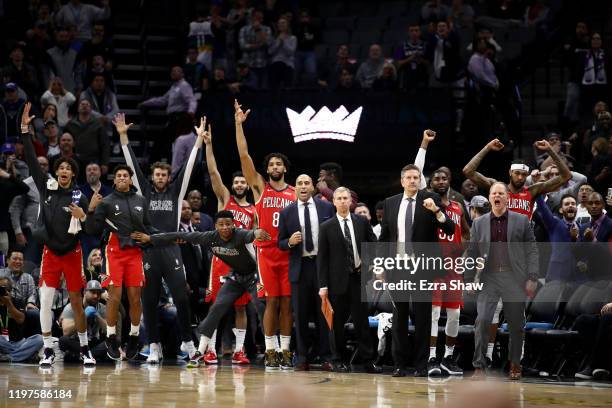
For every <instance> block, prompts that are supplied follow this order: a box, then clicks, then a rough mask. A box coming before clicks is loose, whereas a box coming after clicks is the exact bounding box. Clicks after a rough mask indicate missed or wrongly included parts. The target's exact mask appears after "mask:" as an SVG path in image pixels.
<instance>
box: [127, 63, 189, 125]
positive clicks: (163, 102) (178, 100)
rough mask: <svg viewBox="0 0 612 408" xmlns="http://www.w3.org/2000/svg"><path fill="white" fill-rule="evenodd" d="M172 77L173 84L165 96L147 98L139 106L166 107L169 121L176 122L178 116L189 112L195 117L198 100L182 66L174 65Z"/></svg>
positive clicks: (171, 72)
mask: <svg viewBox="0 0 612 408" xmlns="http://www.w3.org/2000/svg"><path fill="white" fill-rule="evenodd" d="M170 79H171V80H172V85H171V86H170V89H169V90H168V92H166V93H165V94H164V95H163V96H158V97H155V98H150V99H147V100H146V101H144V102H142V103H140V104H139V107H140V106H144V107H165V108H166V114H167V115H168V116H169V118H168V122H169V123H170V124H175V123H176V121H177V119H178V117H179V116H180V115H182V114H189V116H191V117H193V116H194V115H195V111H196V108H197V105H198V102H197V101H196V98H195V96H194V95H193V88H192V87H191V85H189V83H188V82H187V81H185V79H184V74H183V69H182V68H181V67H179V66H174V67H172V70H171V71H170Z"/></svg>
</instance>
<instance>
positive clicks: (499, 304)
mask: <svg viewBox="0 0 612 408" xmlns="http://www.w3.org/2000/svg"><path fill="white" fill-rule="evenodd" d="M503 306H504V303H503V302H502V301H501V299H499V301H498V302H497V306H496V307H495V313H494V314H493V320H491V323H492V324H498V323H499V314H500V313H501V311H502V309H503Z"/></svg>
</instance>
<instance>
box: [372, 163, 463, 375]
mask: <svg viewBox="0 0 612 408" xmlns="http://www.w3.org/2000/svg"><path fill="white" fill-rule="evenodd" d="M420 177H421V171H420V170H419V168H418V167H417V166H415V165H413V164H409V165H407V166H404V168H403V169H402V171H401V183H402V187H404V192H403V193H402V194H397V195H395V196H393V197H389V198H387V199H386V200H385V203H384V216H383V219H382V222H381V232H380V238H379V240H380V241H381V242H397V251H395V246H394V248H393V251H392V252H393V253H391V254H386V256H395V254H396V253H397V254H408V255H410V254H420V253H422V252H424V253H426V254H427V256H432V257H440V256H441V252H440V249H439V246H438V245H432V244H427V243H437V242H438V228H440V229H441V230H442V231H443V232H445V233H446V234H448V235H451V234H453V233H454V231H455V225H454V224H453V222H452V220H451V219H450V218H449V217H447V216H446V215H445V214H444V212H443V211H442V210H441V207H442V204H441V202H440V196H439V195H438V194H436V193H430V192H428V191H425V190H419V182H420ZM421 243H426V244H425V245H420V244H421ZM445 274H446V272H445V271H444V270H443V269H440V270H435V269H432V270H427V271H424V270H420V271H416V272H415V273H414V275H407V274H406V273H402V271H395V272H394V273H392V274H391V275H390V276H387V277H385V279H387V280H391V281H399V280H400V279H408V280H410V279H413V280H414V279H417V280H425V281H428V282H433V280H434V279H435V278H437V277H442V276H444V275H445ZM417 288H418V282H417ZM401 295H402V298H401V299H400V298H399V297H398V294H397V293H395V294H392V298H394V300H395V307H394V308H393V347H392V351H393V360H394V364H395V369H394V371H393V376H395V377H403V376H405V375H406V374H405V371H404V369H405V365H406V357H407V356H406V351H407V349H408V313H409V302H408V300H411V301H412V308H413V312H412V315H413V316H414V326H415V354H414V366H415V369H416V372H415V375H416V376H425V377H426V376H427V375H428V374H429V375H440V374H441V371H440V367H439V366H438V363H437V362H436V361H435V359H433V360H434V361H432V362H431V363H430V367H428V362H427V357H428V356H429V339H430V335H431V295H432V293H431V291H429V290H425V291H414V292H412V291H411V292H408V293H406V292H404V293H402V294H401ZM406 295H409V296H410V299H407V298H405V296H406Z"/></svg>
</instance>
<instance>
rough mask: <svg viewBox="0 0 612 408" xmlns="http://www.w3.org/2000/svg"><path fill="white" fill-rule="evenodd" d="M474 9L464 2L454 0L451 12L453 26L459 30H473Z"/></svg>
mask: <svg viewBox="0 0 612 408" xmlns="http://www.w3.org/2000/svg"><path fill="white" fill-rule="evenodd" d="M474 15H475V13H474V9H473V8H472V6H470V5H469V4H465V2H464V1H463V0H453V1H452V3H451V8H450V12H449V17H450V20H451V21H452V23H453V26H455V27H457V28H471V27H472V25H473V23H474Z"/></svg>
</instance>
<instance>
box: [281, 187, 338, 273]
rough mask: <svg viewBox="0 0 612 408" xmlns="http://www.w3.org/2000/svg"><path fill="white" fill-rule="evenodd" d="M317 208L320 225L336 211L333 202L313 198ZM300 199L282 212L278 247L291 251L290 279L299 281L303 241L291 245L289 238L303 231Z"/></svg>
mask: <svg viewBox="0 0 612 408" xmlns="http://www.w3.org/2000/svg"><path fill="white" fill-rule="evenodd" d="M313 200H314V204H315V207H316V209H317V217H318V218H319V225H321V224H322V223H323V222H324V221H327V220H328V219H330V218H331V217H333V216H334V214H335V213H336V211H335V208H334V206H333V205H332V204H330V203H329V202H327V201H323V200H319V199H318V198H313ZM298 203H299V200H298V201H296V202H294V203H292V204H290V205H288V206H287V207H285V208H284V209H283V210H282V211H281V212H280V218H279V223H278V247H279V248H280V249H282V250H284V251H290V255H289V281H290V282H291V283H298V282H299V280H300V272H301V271H302V245H303V244H302V243H300V244H298V245H296V246H294V247H291V248H290V247H289V238H290V237H291V235H293V233H294V232H298V231H301V230H302V229H301V227H300V217H299V214H298Z"/></svg>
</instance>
